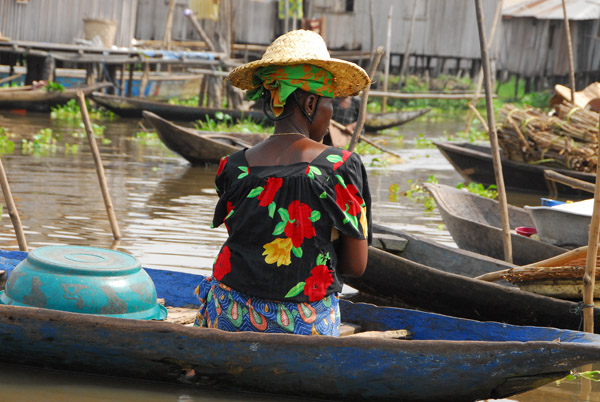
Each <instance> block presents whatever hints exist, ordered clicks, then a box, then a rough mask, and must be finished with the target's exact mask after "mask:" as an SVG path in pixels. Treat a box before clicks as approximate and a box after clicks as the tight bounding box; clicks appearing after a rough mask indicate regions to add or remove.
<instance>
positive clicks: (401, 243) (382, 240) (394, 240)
mask: <svg viewBox="0 0 600 402" xmlns="http://www.w3.org/2000/svg"><path fill="white" fill-rule="evenodd" d="M371 245H372V246H373V247H375V248H378V249H380V250H383V251H389V252H392V253H393V252H397V253H399V252H402V251H404V249H405V248H406V246H407V245H408V240H407V239H405V238H404V237H400V236H395V235H393V234H384V233H377V234H374V235H373V243H372V244H371Z"/></svg>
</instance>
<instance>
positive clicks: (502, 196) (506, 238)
mask: <svg viewBox="0 0 600 402" xmlns="http://www.w3.org/2000/svg"><path fill="white" fill-rule="evenodd" d="M481 2H482V0H475V9H476V11H477V28H478V29H479V47H480V48H481V64H482V66H483V75H484V86H485V103H486V108H487V118H488V127H489V136H490V143H491V148H492V159H493V164H494V173H495V176H496V186H497V187H498V201H499V205H500V216H501V217H502V240H503V243H504V259H505V260H506V261H508V262H512V259H513V258H512V243H511V238H510V222H509V219H508V203H507V200H506V190H505V188H504V177H503V175H502V162H501V160H500V150H499V146H498V133H497V132H496V122H495V121H494V104H493V102H494V101H493V100H492V80H491V77H490V75H491V73H490V61H489V57H488V50H487V44H486V39H485V25H484V23H483V6H482V4H481Z"/></svg>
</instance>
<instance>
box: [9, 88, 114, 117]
mask: <svg viewBox="0 0 600 402" xmlns="http://www.w3.org/2000/svg"><path fill="white" fill-rule="evenodd" d="M110 85H111V84H108V83H103V84H97V85H93V86H89V87H82V88H67V89H65V90H64V91H63V92H60V91H55V92H46V90H44V89H34V90H28V91H7V92H0V109H25V110H30V111H33V112H49V111H50V110H51V109H52V108H53V107H55V106H58V105H63V104H65V103H67V102H68V101H70V100H71V99H75V98H76V97H77V91H79V90H81V91H82V92H83V93H84V95H89V94H91V93H92V92H94V91H98V90H100V89H102V88H105V87H108V86H110Z"/></svg>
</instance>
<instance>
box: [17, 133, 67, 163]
mask: <svg viewBox="0 0 600 402" xmlns="http://www.w3.org/2000/svg"><path fill="white" fill-rule="evenodd" d="M59 139H60V135H59V134H57V133H54V132H53V131H52V129H51V128H43V129H41V130H40V131H38V132H37V133H36V134H34V135H33V138H32V139H31V140H27V139H25V138H23V139H22V140H21V152H22V153H23V154H31V155H36V156H40V155H43V156H48V155H53V154H55V153H56V151H57V150H58V140H59Z"/></svg>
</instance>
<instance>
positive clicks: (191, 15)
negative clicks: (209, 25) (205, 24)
mask: <svg viewBox="0 0 600 402" xmlns="http://www.w3.org/2000/svg"><path fill="white" fill-rule="evenodd" d="M184 14H185V15H186V16H187V17H188V19H189V20H190V22H191V23H192V26H193V27H194V29H195V30H196V32H198V34H199V35H200V37H201V38H202V40H203V41H204V43H206V46H207V47H208V50H210V51H211V52H216V50H217V48H215V45H214V44H213V42H212V41H211V40H210V38H209V37H208V35H207V34H206V31H205V30H204V28H202V25H200V22H198V18H196V16H195V15H194V12H193V11H192V10H190V9H189V8H188V9H186V10H185V12H184Z"/></svg>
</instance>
